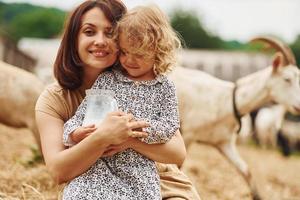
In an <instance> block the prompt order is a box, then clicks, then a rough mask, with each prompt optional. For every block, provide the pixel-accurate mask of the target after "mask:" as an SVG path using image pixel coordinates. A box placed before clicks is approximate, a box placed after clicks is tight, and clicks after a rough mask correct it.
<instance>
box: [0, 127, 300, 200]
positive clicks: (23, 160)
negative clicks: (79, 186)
mask: <svg viewBox="0 0 300 200" xmlns="http://www.w3.org/2000/svg"><path fill="white" fill-rule="evenodd" d="M33 146H34V139H33V137H32V135H31V133H30V132H29V131H28V130H27V129H13V128H10V127H7V126H4V125H1V124H0V157H1V158H2V159H1V160H0V199H1V200H2V199H4V200H19V199H21V200H54V199H58V194H59V191H60V189H61V188H60V187H57V186H56V185H55V184H54V182H53V181H52V179H51V177H50V175H49V174H48V172H47V170H46V168H45V166H44V164H43V163H35V164H34V165H31V164H29V163H30V162H28V161H30V160H32V158H33V156H34V154H33V152H32V150H31V148H32V147H33ZM239 149H240V152H241V154H242V156H243V157H244V158H245V159H246V161H247V163H248V164H249V166H250V169H251V171H252V172H253V175H254V177H255V179H256V180H257V183H258V186H259V191H260V192H261V193H262V195H263V197H264V199H265V200H300V173H299V169H300V157H299V156H294V157H291V158H288V159H286V158H284V157H282V156H281V155H280V154H279V153H278V152H275V151H271V150H262V149H257V148H255V147H249V146H241V147H240V148H239ZM183 170H184V171H185V172H186V173H187V174H188V175H189V176H190V177H191V179H192V181H194V183H195V185H196V187H197V189H198V191H199V193H200V194H201V197H202V198H203V199H204V200H249V199H250V197H249V189H248V187H247V186H246V184H245V182H244V180H243V179H242V178H241V176H240V175H239V174H238V173H237V172H236V171H235V169H234V168H233V167H232V166H231V165H229V164H228V162H227V161H226V160H225V159H224V158H223V157H222V156H221V155H220V154H219V153H218V152H217V151H216V150H215V149H213V148H212V147H208V146H203V145H193V146H192V147H191V149H190V154H189V156H188V158H187V160H186V162H185V164H184V169H183Z"/></svg>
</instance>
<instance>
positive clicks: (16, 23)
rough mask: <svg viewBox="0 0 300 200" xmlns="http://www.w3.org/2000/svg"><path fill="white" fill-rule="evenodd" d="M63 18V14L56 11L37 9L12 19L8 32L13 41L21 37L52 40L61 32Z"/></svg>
mask: <svg viewBox="0 0 300 200" xmlns="http://www.w3.org/2000/svg"><path fill="white" fill-rule="evenodd" d="M64 17H65V15H64V13H62V12H60V11H57V10H56V9H38V10H35V11H33V12H30V13H26V15H18V16H16V17H14V19H13V20H12V22H11V23H10V24H9V26H8V30H9V32H10V33H11V35H12V36H13V38H14V39H15V40H18V39H20V38H21V37H38V38H52V37H55V36H57V35H58V34H59V33H60V32H61V30H62V28H63V21H64Z"/></svg>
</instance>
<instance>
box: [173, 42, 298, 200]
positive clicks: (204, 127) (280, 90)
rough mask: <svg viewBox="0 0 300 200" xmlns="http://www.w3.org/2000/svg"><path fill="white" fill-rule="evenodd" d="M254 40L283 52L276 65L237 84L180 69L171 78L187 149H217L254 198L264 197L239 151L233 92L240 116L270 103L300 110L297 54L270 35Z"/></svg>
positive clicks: (280, 52)
mask: <svg viewBox="0 0 300 200" xmlns="http://www.w3.org/2000/svg"><path fill="white" fill-rule="evenodd" d="M253 41H262V42H265V43H267V44H269V45H271V46H272V47H274V48H275V49H276V50H277V52H278V53H277V54H276V56H275V57H274V60H273V63H272V66H269V67H267V68H266V69H263V70H261V71H258V72H256V73H253V74H251V75H248V76H246V77H244V78H241V79H239V80H238V81H237V82H236V84H234V83H232V82H228V81H223V80H220V79H217V78H215V77H213V76H210V75H208V74H207V73H204V72H201V71H197V70H192V69H186V68H180V67H178V68H176V69H175V70H174V71H173V73H171V74H170V77H171V78H172V79H173V81H174V82H175V85H176V88H177V93H178V98H179V111H180V117H181V131H182V134H183V137H184V140H185V143H186V146H187V148H188V147H189V146H190V144H191V143H193V142H202V143H206V144H209V145H213V146H215V147H216V148H217V149H218V150H219V151H220V152H221V153H222V154H223V155H224V156H225V157H226V158H227V159H228V160H229V161H231V163H232V164H233V165H234V166H235V167H236V168H237V170H238V171H239V172H240V173H241V174H242V175H243V177H244V179H245V180H246V181H247V183H248V184H249V186H250V189H251V193H252V196H253V199H260V197H259V195H258V192H257V189H256V186H255V184H254V182H253V179H252V178H251V174H250V171H249V169H248V166H247V164H246V163H245V162H244V160H243V159H241V157H240V155H239V153H238V151H237V148H236V138H237V133H236V132H237V127H238V124H239V123H238V120H237V117H235V115H234V108H233V99H234V98H233V96H234V92H233V91H235V102H236V103H235V105H236V107H235V108H236V113H237V115H236V116H239V114H240V115H245V114H247V113H249V112H250V111H252V110H254V109H257V108H258V107H260V106H262V105H264V104H266V103H267V102H270V101H271V100H273V101H276V102H278V103H281V104H283V105H285V106H286V107H287V108H288V110H289V111H291V112H293V113H295V112H300V87H299V75H300V72H299V69H298V68H297V66H296V62H295V58H294V55H293V54H292V52H291V51H290V49H289V48H288V47H286V46H284V45H283V44H282V43H281V42H279V41H277V40H274V39H272V38H267V37H262V38H257V39H255V40H253ZM235 85H236V87H235ZM234 88H236V89H234Z"/></svg>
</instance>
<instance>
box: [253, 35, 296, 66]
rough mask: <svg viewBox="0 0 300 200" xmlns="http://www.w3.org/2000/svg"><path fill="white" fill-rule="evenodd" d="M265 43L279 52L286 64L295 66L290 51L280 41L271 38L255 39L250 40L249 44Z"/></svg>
mask: <svg viewBox="0 0 300 200" xmlns="http://www.w3.org/2000/svg"><path fill="white" fill-rule="evenodd" d="M259 41H260V42H265V43H267V44H269V45H270V46H272V47H273V48H275V49H276V50H277V51H280V52H281V53H282V54H283V56H284V58H285V59H286V61H287V63H288V64H292V65H296V59H295V55H294V54H293V52H292V50H291V49H290V48H289V47H288V46H287V45H285V44H283V43H282V42H281V41H279V40H277V39H275V38H271V37H256V38H254V39H252V40H251V41H250V42H259Z"/></svg>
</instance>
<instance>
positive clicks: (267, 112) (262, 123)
mask: <svg viewBox="0 0 300 200" xmlns="http://www.w3.org/2000/svg"><path fill="white" fill-rule="evenodd" d="M285 113H286V108H285V106H284V105H280V104H278V105H272V106H270V107H265V108H261V109H260V110H259V111H258V113H257V115H256V118H255V134H256V136H257V139H258V142H259V144H260V145H261V146H262V147H263V148H266V147H268V146H270V147H273V148H276V146H277V134H278V131H279V130H280V129H281V127H282V122H283V120H284V115H285Z"/></svg>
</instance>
